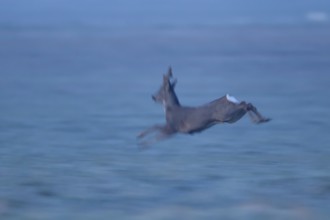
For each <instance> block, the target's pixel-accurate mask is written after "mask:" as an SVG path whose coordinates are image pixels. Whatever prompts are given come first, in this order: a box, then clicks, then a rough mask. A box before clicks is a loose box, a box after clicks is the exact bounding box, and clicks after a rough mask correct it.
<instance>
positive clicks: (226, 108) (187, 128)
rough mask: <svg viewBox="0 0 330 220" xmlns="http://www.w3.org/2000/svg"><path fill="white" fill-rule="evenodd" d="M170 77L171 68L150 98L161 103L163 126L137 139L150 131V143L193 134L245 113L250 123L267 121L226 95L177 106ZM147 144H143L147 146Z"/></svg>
mask: <svg viewBox="0 0 330 220" xmlns="http://www.w3.org/2000/svg"><path fill="white" fill-rule="evenodd" d="M172 77H173V74H172V69H171V67H170V68H169V69H168V72H167V74H165V75H164V76H163V84H162V86H161V87H160V89H159V90H158V92H157V93H156V94H155V95H153V96H152V99H153V100H154V101H155V102H157V103H161V104H162V105H163V107H164V109H165V117H166V124H164V125H160V124H156V125H154V126H152V127H150V128H148V129H146V130H144V131H143V132H141V133H140V134H139V135H138V138H139V139H141V138H143V137H145V136H146V135H147V134H149V133H151V132H158V134H157V135H156V136H155V137H154V141H160V140H163V139H165V138H168V137H170V136H172V135H173V134H176V133H184V134H194V133H196V132H201V131H203V130H205V129H207V128H209V127H211V126H213V125H215V124H219V123H235V122H236V121H238V120H239V119H241V118H242V117H243V116H244V115H245V114H246V113H248V114H249V116H250V118H251V119H252V122H254V123H257V124H259V123H263V122H268V121H270V119H269V118H265V117H263V116H262V115H261V114H260V113H259V112H258V111H257V108H256V107H254V106H253V105H252V104H251V103H246V102H244V101H242V102H239V101H238V100H237V99H236V98H235V97H233V96H229V95H228V94H227V95H225V96H223V97H221V98H218V99H216V100H214V101H212V102H210V103H207V104H204V105H201V106H198V107H187V106H181V104H180V102H179V99H178V97H177V96H176V94H175V91H174V88H175V85H176V82H177V81H176V79H175V80H172V81H171V78H172ZM150 143H151V142H143V144H145V145H149V144H150Z"/></svg>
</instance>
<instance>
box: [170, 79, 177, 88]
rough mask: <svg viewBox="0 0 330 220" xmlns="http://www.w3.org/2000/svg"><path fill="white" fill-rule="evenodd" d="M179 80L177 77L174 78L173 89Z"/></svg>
mask: <svg viewBox="0 0 330 220" xmlns="http://www.w3.org/2000/svg"><path fill="white" fill-rule="evenodd" d="M177 82H178V80H177V79H174V80H173V82H172V84H171V85H172V87H173V89H174V88H175V86H176V83H177Z"/></svg>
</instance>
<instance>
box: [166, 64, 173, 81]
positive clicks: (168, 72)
mask: <svg viewBox="0 0 330 220" xmlns="http://www.w3.org/2000/svg"><path fill="white" fill-rule="evenodd" d="M167 76H168V78H171V77H172V76H173V73H172V67H171V66H170V67H169V68H168V70H167Z"/></svg>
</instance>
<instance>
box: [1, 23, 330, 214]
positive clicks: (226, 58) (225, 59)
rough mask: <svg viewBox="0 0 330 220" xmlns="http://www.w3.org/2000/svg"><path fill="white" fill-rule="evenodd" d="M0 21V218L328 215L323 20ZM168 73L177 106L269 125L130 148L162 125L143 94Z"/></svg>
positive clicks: (221, 128) (329, 54) (329, 68)
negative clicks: (227, 110) (232, 104)
mask: <svg viewBox="0 0 330 220" xmlns="http://www.w3.org/2000/svg"><path fill="white" fill-rule="evenodd" d="M316 17H317V16H316ZM321 17H322V16H321ZM9 20H10V19H7V21H6V24H5V25H4V24H2V26H1V29H0V67H1V70H0V143H1V144H0V218H1V219H9V220H12V219H13V220H14V219H15V220H16V219H20V220H21V219H31V220H32V219H33V220H36V219H37V220H38V219H40V220H41V219H42V220H43V219H51V220H53V219H153V220H158V219H253V220H254V219H299V220H300V219H327V217H328V216H330V211H329V210H330V148H329V142H330V136H329V130H330V111H329V108H330V99H329V94H330V75H329V73H330V28H329V25H328V23H323V22H321V21H317V23H309V22H307V23H303V24H302V23H299V22H298V23H295V24H291V23H286V24H282V23H279V24H277V25H274V24H269V25H264V24H255V25H253V24H247V25H241V24H239V25H232V24H230V25H205V26H200V25H198V26H197V27H194V26H193V25H182V26H180V25H178V26H175V25H174V26H173V25H165V26H163V25H160V26H157V25H156V26H153V25H150V26H147V27H146V26H144V25H141V26H140V27H135V26H134V25H131V26H130V25H128V26H122V27H118V26H116V25H114V26H107V25H105V26H97V25H96V26H93V25H92V26H87V27H84V26H80V25H78V26H74V25H73V26H72V24H70V25H69V27H67V26H65V25H64V27H63V26H56V25H55V26H53V27H52V28H46V27H45V26H43V25H41V26H40V25H39V24H38V25H35V26H33V25H30V24H29V25H25V24H24V25H23V26H22V24H21V23H19V22H18V23H19V24H18V25H13V24H12V23H11V22H10V21H9ZM316 20H317V19H316ZM321 20H322V19H321ZM41 22H42V20H41ZM170 23H171V22H170ZM171 24H172V23H171ZM169 65H171V66H172V67H173V73H174V75H175V77H177V78H178V85H177V87H176V90H177V94H178V96H179V99H180V101H181V103H182V104H184V105H192V106H193V105H199V104H204V103H206V102H209V101H212V100H214V99H216V98H218V97H220V96H222V95H224V94H226V93H229V94H231V95H233V96H235V97H236V98H238V99H240V100H245V101H249V102H252V103H253V104H254V105H255V106H257V107H258V109H259V110H260V112H261V113H262V114H263V115H265V116H267V117H271V118H272V119H273V120H272V121H271V122H269V123H267V124H263V125H254V124H252V123H251V122H250V121H249V119H248V117H247V116H246V117H244V118H243V119H242V120H241V121H239V122H237V123H235V124H232V125H217V126H214V127H212V128H210V129H208V130H206V131H204V132H203V133H200V134H196V135H193V136H189V135H177V136H175V137H173V138H171V139H169V140H166V141H164V142H161V143H158V144H156V145H154V146H152V147H151V148H150V149H148V150H145V151H141V150H139V148H138V145H137V141H136V135H137V134H138V133H139V132H140V131H141V130H143V129H145V128H147V127H149V126H151V125H153V124H156V123H162V122H164V113H163V109H162V107H161V106H159V105H157V104H155V103H153V101H152V100H151V94H152V93H154V92H155V91H156V90H157V89H158V88H159V86H160V84H161V80H162V74H163V73H165V72H166V70H167V68H168V66H169Z"/></svg>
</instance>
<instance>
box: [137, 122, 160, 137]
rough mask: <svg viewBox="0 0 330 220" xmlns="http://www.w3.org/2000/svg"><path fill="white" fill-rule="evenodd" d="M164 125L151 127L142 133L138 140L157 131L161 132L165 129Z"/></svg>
mask: <svg viewBox="0 0 330 220" xmlns="http://www.w3.org/2000/svg"><path fill="white" fill-rule="evenodd" d="M164 127H165V126H164V125H159V124H157V125H153V126H151V127H150V128H147V129H146V130H144V131H142V132H141V133H140V134H139V135H138V136H137V138H143V137H145V136H146V135H147V134H149V133H151V132H155V131H161V130H163V129H164Z"/></svg>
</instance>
